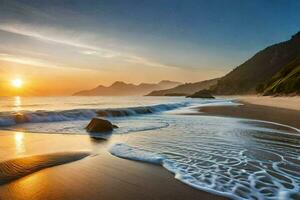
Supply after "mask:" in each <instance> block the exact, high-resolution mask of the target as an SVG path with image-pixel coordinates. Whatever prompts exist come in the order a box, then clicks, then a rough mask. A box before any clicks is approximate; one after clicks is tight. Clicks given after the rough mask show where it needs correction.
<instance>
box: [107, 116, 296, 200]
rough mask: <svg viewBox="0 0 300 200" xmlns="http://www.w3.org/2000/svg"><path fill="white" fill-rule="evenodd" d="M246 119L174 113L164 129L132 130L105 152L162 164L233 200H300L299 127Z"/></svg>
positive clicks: (190, 182)
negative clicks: (274, 126)
mask: <svg viewBox="0 0 300 200" xmlns="http://www.w3.org/2000/svg"><path fill="white" fill-rule="evenodd" d="M172 121H173V122H174V123H172ZM245 121H246V120H240V119H234V118H227V119H225V118H218V117H187V116H184V117H181V116H176V117H173V118H172V119H170V120H169V123H170V126H169V127H168V128H167V129H163V130H160V132H159V133H158V132H155V131H153V132H151V133H149V132H148V133H141V134H134V137H132V138H133V139H128V140H127V141H126V143H123V144H121V143H118V144H116V145H114V146H112V147H111V148H110V150H109V151H110V153H111V154H113V155H115V156H118V157H121V158H126V159H132V160H138V161H144V162H150V163H154V164H161V165H162V166H163V167H165V168H166V169H168V170H169V171H171V172H173V173H174V174H175V178H177V179H179V180H180V181H182V182H184V183H186V184H188V185H190V186H192V187H194V188H197V189H201V190H205V191H208V192H211V193H215V194H219V195H223V196H227V197H229V198H232V199H270V200H271V199H272V200H275V199H282V200H283V199H299V198H300V196H299V194H300V156H299V155H300V145H299V142H296V141H297V140H299V141H300V135H299V130H298V129H289V130H278V129H277V130H276V129H272V127H271V125H270V124H267V125H266V127H262V123H263V122H259V124H258V125H256V124H255V123H258V122H257V121H253V122H252V123H251V124H249V123H244V122H245ZM202 124H205V126H202ZM277 125H278V124H277ZM285 128H286V127H285ZM175 130H176V131H175Z"/></svg>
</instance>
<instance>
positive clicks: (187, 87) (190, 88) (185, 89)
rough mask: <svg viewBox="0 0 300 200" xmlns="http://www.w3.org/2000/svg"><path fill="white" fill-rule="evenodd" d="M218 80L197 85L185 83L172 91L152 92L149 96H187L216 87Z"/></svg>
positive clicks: (201, 82) (197, 83)
mask: <svg viewBox="0 0 300 200" xmlns="http://www.w3.org/2000/svg"><path fill="white" fill-rule="evenodd" d="M218 80H219V79H217V78H216V79H211V80H206V81H200V82H196V83H185V84H182V85H178V86H176V87H174V88H171V89H166V90H155V91H152V92H150V93H149V94H147V96H187V95H191V94H194V93H195V92H198V91H199V90H204V89H209V88H210V87H211V86H213V85H216V84H217V81H218Z"/></svg>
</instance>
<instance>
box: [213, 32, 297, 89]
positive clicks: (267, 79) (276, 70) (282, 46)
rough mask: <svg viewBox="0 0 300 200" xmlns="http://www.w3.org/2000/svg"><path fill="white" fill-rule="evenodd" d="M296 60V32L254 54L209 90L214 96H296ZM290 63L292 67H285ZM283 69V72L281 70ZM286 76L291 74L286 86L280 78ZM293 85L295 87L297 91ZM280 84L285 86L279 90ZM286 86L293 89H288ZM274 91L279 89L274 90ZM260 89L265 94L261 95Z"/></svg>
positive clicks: (283, 79)
mask: <svg viewBox="0 0 300 200" xmlns="http://www.w3.org/2000/svg"><path fill="white" fill-rule="evenodd" d="M299 56H300V32H298V33H297V34H295V35H294V36H292V38H291V39H290V40H288V41H285V42H281V43H278V44H275V45H272V46H269V47H267V48H266V49H264V50H262V51H260V52H258V53H257V54H255V55H254V56H253V57H252V58H250V59H249V60H247V61H246V62H245V63H243V64H241V65H240V66H238V67H237V68H235V69H234V70H232V71H231V72H230V73H228V74H227V75H225V76H224V77H222V78H221V79H220V80H218V83H217V84H216V85H215V86H213V87H212V88H211V90H212V91H213V93H215V94H222V95H232V94H253V93H256V92H257V91H258V92H262V93H264V94H276V93H278V92H279V91H280V93H290V91H293V92H294V93H295V92H296V91H295V90H297V88H298V93H299V92H300V91H299ZM290 63H292V64H291V65H289V64H290ZM285 66H286V67H287V70H285V69H284V68H285ZM292 66H293V67H292ZM294 69H295V71H294ZM297 70H298V72H297ZM286 72H291V73H292V74H291V76H292V77H294V78H293V81H291V80H290V79H289V81H288V83H287V80H286V78H287V77H286V78H284V76H288V75H287V74H286ZM289 78H291V77H289ZM276 80H277V81H276ZM279 80H281V81H279ZM278 81H279V82H280V84H279V82H278ZM282 81H284V82H285V83H282ZM296 83H297V84H298V87H297V88H296V85H297V84H296ZM283 84H287V85H289V86H287V85H285V86H283ZM290 86H291V87H295V88H294V89H290V88H289V87H290ZM265 87H266V88H265ZM278 87H280V88H281V89H280V90H279V89H276V88H278ZM264 89H266V90H267V91H266V92H264ZM271 91H272V92H271ZM296 93H297V92H296Z"/></svg>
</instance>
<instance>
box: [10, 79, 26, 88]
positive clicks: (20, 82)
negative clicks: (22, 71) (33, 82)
mask: <svg viewBox="0 0 300 200" xmlns="http://www.w3.org/2000/svg"><path fill="white" fill-rule="evenodd" d="M11 85H12V86H13V87H14V88H21V87H22V86H23V80H22V79H19V78H17V79H13V80H12V81H11Z"/></svg>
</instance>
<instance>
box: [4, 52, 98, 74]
mask: <svg viewBox="0 0 300 200" xmlns="http://www.w3.org/2000/svg"><path fill="white" fill-rule="evenodd" d="M0 60H2V61H6V62H11V63H16V64H21V65H29V66H35V67H46V68H58V69H61V68H66V69H72V70H92V69H82V68H74V67H68V66H63V65H60V64H54V63H50V62H48V61H45V60H41V59H36V58H30V57H24V56H18V55H12V54H5V53H0Z"/></svg>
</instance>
